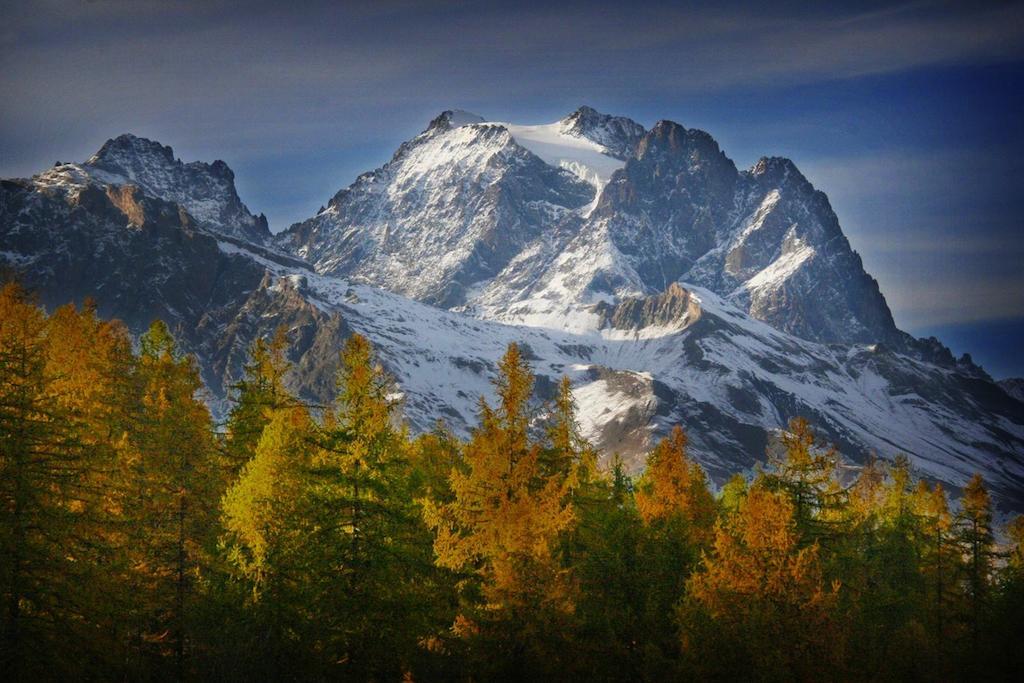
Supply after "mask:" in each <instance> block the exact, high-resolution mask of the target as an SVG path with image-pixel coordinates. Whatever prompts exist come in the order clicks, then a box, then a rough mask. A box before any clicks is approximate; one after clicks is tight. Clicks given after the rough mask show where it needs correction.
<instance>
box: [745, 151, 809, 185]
mask: <svg viewBox="0 0 1024 683" xmlns="http://www.w3.org/2000/svg"><path fill="white" fill-rule="evenodd" d="M748 172H749V173H750V175H751V176H753V177H754V178H766V179H768V180H772V181H778V182H781V181H785V180H786V179H788V178H793V179H795V180H799V181H806V178H805V177H804V175H803V174H802V173H801V172H800V170H799V169H798V168H797V167H796V164H794V163H793V161H792V160H791V159H787V158H786V157H761V158H760V159H758V160H757V163H755V164H754V165H753V166H751V167H750V171H748Z"/></svg>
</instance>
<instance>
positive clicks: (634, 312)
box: [594, 282, 700, 330]
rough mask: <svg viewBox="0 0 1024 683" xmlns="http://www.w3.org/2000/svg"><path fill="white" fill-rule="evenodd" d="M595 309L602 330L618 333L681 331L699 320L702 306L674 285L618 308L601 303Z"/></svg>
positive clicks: (637, 298)
mask: <svg viewBox="0 0 1024 683" xmlns="http://www.w3.org/2000/svg"><path fill="white" fill-rule="evenodd" d="M594 310H595V312H596V313H597V314H598V316H599V318H600V321H601V322H600V325H599V326H600V327H601V328H608V327H610V328H614V329H617V330H642V329H645V328H650V327H658V328H664V327H675V328H677V329H682V328H683V327H685V326H686V325H690V324H692V323H694V322H696V321H697V320H699V319H700V304H699V303H698V302H697V300H696V299H695V298H694V297H692V296H690V293H689V292H688V291H686V290H685V289H683V288H682V287H680V286H679V284H677V283H675V282H673V283H672V284H670V285H669V286H668V288H667V289H666V290H665V291H664V292H662V293H661V294H654V295H652V296H645V297H629V298H625V299H623V300H622V301H620V302H619V303H617V304H615V305H612V304H609V303H606V302H601V303H598V304H597V305H596V306H595V307H594Z"/></svg>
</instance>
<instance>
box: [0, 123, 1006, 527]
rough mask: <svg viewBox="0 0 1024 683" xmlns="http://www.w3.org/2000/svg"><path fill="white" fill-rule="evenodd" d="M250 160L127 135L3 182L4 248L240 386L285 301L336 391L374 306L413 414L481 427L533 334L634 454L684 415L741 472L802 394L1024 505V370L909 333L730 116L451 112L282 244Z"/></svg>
mask: <svg viewBox="0 0 1024 683" xmlns="http://www.w3.org/2000/svg"><path fill="white" fill-rule="evenodd" d="M232 177H233V176H232V174H231V172H230V169H227V167H226V166H224V165H222V164H220V163H219V162H218V163H214V164H210V165H207V164H202V163H198V162H193V163H189V164H183V163H182V162H180V161H177V160H175V159H174V157H173V154H172V153H171V152H170V149H169V148H166V147H163V146H162V145H160V144H158V143H154V142H150V141H145V140H141V139H139V138H132V137H130V136H122V137H121V138H117V139H115V140H112V141H110V142H108V143H107V145H105V146H104V148H103V150H101V151H100V152H99V153H98V154H97V155H95V156H94V157H92V158H91V159H90V160H89V161H88V162H86V163H84V164H63V165H59V166H57V167H54V168H53V169H50V170H48V171H46V172H44V173H41V174H39V175H38V176H35V177H34V178H31V179H18V180H5V181H2V184H0V260H2V261H3V262H4V263H5V264H6V266H7V267H8V269H10V270H13V271H16V272H17V274H18V276H19V277H21V278H22V279H23V280H24V281H25V282H26V284H28V285H29V286H30V287H33V288H35V289H37V290H38V291H39V292H40V295H41V297H42V301H43V302H44V303H45V304H47V305H49V306H56V305H60V304H63V303H66V302H68V301H81V300H83V299H84V298H86V297H90V298H93V299H94V300H95V301H96V302H97V304H98V307H99V310H100V312H101V313H102V314H103V315H107V316H116V317H120V318H122V319H124V320H125V321H126V322H127V324H128V325H129V327H130V328H131V329H132V330H133V331H134V332H136V333H139V332H141V331H142V330H143V329H145V327H146V326H148V324H149V323H150V321H151V320H152V319H154V318H157V317H159V318H163V319H165V320H167V321H168V323H169V324H170V325H171V327H172V329H173V330H175V332H176V334H177V335H178V337H179V339H180V340H181V342H182V344H183V346H184V347H185V349H186V350H188V351H191V352H194V353H196V355H197V357H198V358H199V360H200V364H201V368H202V373H203V379H204V381H205V382H206V385H207V387H208V389H209V392H210V400H211V402H212V404H213V405H214V408H215V409H216V410H218V411H223V409H224V407H225V399H226V397H227V395H228V394H229V393H230V387H231V385H232V383H233V382H234V381H235V380H236V379H237V378H238V373H239V371H240V368H241V366H242V364H243V362H244V360H245V358H246V354H247V353H248V349H249V348H250V346H251V344H252V342H253V341H254V340H255V339H256V338H258V337H261V336H267V335H270V334H271V333H272V332H273V330H274V329H276V328H277V327H278V326H281V325H283V326H284V327H285V328H286V329H287V330H288V331H289V335H290V338H291V341H292V346H291V351H290V355H291V359H292V361H293V363H294V370H293V372H292V373H291V375H290V377H289V380H288V381H289V383H290V385H291V386H292V388H293V389H295V390H296V391H297V392H298V393H299V394H300V395H301V396H303V397H304V398H306V399H308V400H310V401H313V402H317V403H323V402H326V401H328V400H329V399H330V398H331V395H332V392H333V378H334V372H335V369H336V367H337V351H338V349H339V348H340V346H341V344H342V342H343V340H344V338H345V337H346V336H348V335H349V334H350V333H351V332H352V331H358V332H360V333H362V334H364V335H366V336H367V337H369V338H370V339H371V341H372V342H373V343H374V344H375V346H376V347H377V348H378V350H379V353H380V356H381V359H382V361H383V362H384V364H385V365H386V367H387V368H388V370H389V371H390V372H391V373H392V374H393V375H394V376H395V378H396V379H397V380H398V382H399V385H400V387H401V390H402V392H403V394H404V402H403V404H404V411H405V414H406V417H407V418H408V420H409V421H410V424H411V425H412V426H413V428H414V429H416V430H427V429H431V428H432V427H433V426H434V424H435V423H436V421H437V420H438V419H441V420H444V421H446V422H447V423H449V424H450V425H452V427H453V428H454V429H455V430H456V431H460V432H464V431H465V430H466V429H467V428H468V427H469V426H470V425H472V424H473V423H474V422H475V419H476V409H477V400H478V397H479V396H480V395H484V396H491V391H492V387H491V385H490V378H491V376H492V375H493V372H494V369H495V366H496V362H497V359H498V358H499V357H500V355H501V353H502V352H503V350H504V348H505V346H506V345H507V344H508V343H509V342H512V341H516V342H518V343H520V344H523V345H524V347H525V348H526V349H528V356H529V357H530V358H531V362H532V364H533V367H534V369H535V371H536V372H537V374H538V387H539V388H540V389H541V390H542V391H541V393H542V394H543V393H544V391H543V390H545V388H548V389H550V388H551V387H553V386H555V383H556V382H557V380H558V378H559V377H560V376H561V375H568V376H569V377H570V379H571V380H572V381H573V386H574V391H575V395H576V398H577V401H578V403H579V409H580V414H579V418H580V423H581V426H582V428H583V430H584V433H585V435H586V436H587V437H588V438H591V439H593V440H594V442H595V443H596V444H597V445H599V446H601V447H602V448H604V449H606V451H607V452H613V451H619V452H621V453H622V454H623V455H624V456H625V457H626V459H627V462H628V463H629V464H630V466H631V467H632V468H633V469H634V470H638V469H639V468H640V467H641V466H642V462H641V459H642V454H643V452H644V450H645V449H647V448H649V447H650V445H651V444H652V443H653V441H654V440H655V439H657V438H658V437H659V436H661V435H663V434H665V433H666V432H667V431H668V430H669V429H670V428H671V426H672V425H674V424H682V425H684V426H685V427H686V428H687V430H688V432H689V434H690V439H691V446H692V452H693V454H694V455H695V457H697V458H698V459H699V460H700V461H701V463H702V464H703V465H704V466H705V467H706V468H707V469H708V471H709V472H710V473H711V475H712V477H713V478H714V479H716V480H718V481H720V480H721V478H722V477H724V476H725V475H727V474H728V473H730V472H732V471H735V470H736V469H742V468H747V467H750V466H752V465H753V464H754V463H755V462H756V461H757V460H759V459H761V458H762V457H763V453H764V450H765V448H766V446H767V444H768V443H769V441H770V440H771V439H773V438H774V435H776V434H777V432H778V430H779V429H780V428H781V427H782V426H783V425H784V424H785V423H786V421H787V420H788V419H789V418H791V417H793V416H796V415H803V416H806V417H808V418H810V419H811V420H812V422H813V423H814V425H815V427H816V428H817V429H818V430H819V431H820V432H821V433H822V434H823V435H824V436H825V437H826V438H828V439H830V440H832V441H834V442H835V443H836V444H837V445H838V446H839V447H840V449H841V450H842V452H843V454H844V455H845V456H846V457H847V458H848V459H849V460H851V461H853V462H856V461H858V460H861V459H863V458H864V457H866V456H867V455H868V454H869V453H872V452H877V453H878V454H880V455H882V456H883V457H888V456H892V455H895V454H896V453H898V452H904V453H907V454H909V455H910V457H911V459H912V461H913V462H914V464H915V466H916V467H917V468H918V470H919V472H921V473H922V474H923V475H925V476H928V477H931V478H933V479H936V480H939V481H943V482H945V483H946V484H947V485H949V486H951V487H953V488H954V489H955V488H956V487H957V486H959V485H962V484H963V483H964V482H966V481H967V479H968V478H969V477H970V475H971V474H972V473H973V472H974V471H975V470H980V471H983V472H984V473H985V474H986V476H987V477H988V478H989V480H990V481H991V482H992V486H993V489H994V491H995V492H996V494H997V495H998V496H999V499H1000V500H1001V501H1002V502H1003V503H1004V504H1005V505H1009V506H1011V507H1013V508H1014V509H1024V494H1022V491H1024V461H1022V457H1024V456H1022V454H1024V403H1022V402H1021V401H1020V400H1018V399H1017V398H1014V397H1013V393H1014V392H1015V391H1016V385H1013V384H1005V385H1004V386H999V385H997V384H995V383H994V382H993V381H992V380H991V378H989V377H988V376H987V375H986V374H985V373H984V371H982V370H981V369H980V368H977V367H976V366H975V365H974V364H973V363H972V362H971V361H970V358H969V357H966V356H965V357H963V358H960V359H956V358H954V357H953V356H952V354H951V353H950V352H949V350H948V349H946V348H945V347H944V346H942V344H941V343H940V342H939V341H938V340H935V339H930V340H913V339H911V338H910V337H909V336H908V335H905V334H903V333H902V332H899V331H898V330H897V329H896V328H895V326H894V325H893V323H892V317H891V315H890V314H889V310H888V307H887V306H886V304H885V300H884V298H882V295H881V293H880V292H879V291H878V287H877V284H876V283H875V282H874V280H873V279H871V278H870V276H868V275H867V274H866V273H865V272H864V270H863V266H862V264H861V262H860V259H859V257H857V255H856V254H855V253H854V252H853V251H852V250H851V249H850V246H849V243H848V242H847V241H846V238H845V237H844V236H843V234H842V231H841V229H840V227H839V223H838V220H837V219H836V216H835V214H834V213H833V212H832V210H831V208H830V207H829V205H828V200H827V198H825V196H824V195H822V194H821V193H820V192H817V191H816V190H815V189H814V188H813V187H812V186H811V185H810V183H808V182H807V180H806V179H805V178H804V177H803V176H802V175H801V174H800V173H799V171H798V170H797V169H796V167H795V166H794V165H793V164H792V163H791V162H789V161H786V160H783V159H762V160H761V161H760V162H758V163H757V164H756V165H755V166H754V167H753V168H751V169H749V170H747V171H738V170H737V169H736V168H735V166H734V165H733V164H732V162H731V161H730V160H729V159H728V158H727V157H725V155H724V154H723V153H722V152H721V150H720V149H719V148H718V145H717V144H716V143H715V141H714V140H713V139H712V138H711V137H710V136H708V135H707V134H706V133H703V132H701V131H695V130H690V129H686V128H684V127H682V126H679V125H677V124H674V123H670V122H661V123H659V124H657V125H655V126H654V128H652V129H651V130H650V131H645V130H644V129H643V128H642V127H640V126H639V125H638V124H634V123H633V122H630V121H628V119H622V118H620V117H608V116H605V115H601V114H598V113H597V112H594V111H593V110H588V109H586V108H581V109H580V110H579V111H577V112H575V113H574V114H572V115H570V116H569V117H567V118H566V119H563V120H562V121H559V122H556V123H554V124H548V125H544V126H521V125H517V124H510V123H493V122H492V123H488V122H485V121H483V120H482V119H480V117H476V116H474V115H471V114H467V113H465V112H445V113H444V114H442V115H441V116H439V117H438V118H436V119H435V120H434V121H433V122H432V123H431V124H430V126H429V127H428V128H427V130H426V131H424V132H423V133H422V134H421V135H419V136H417V137H416V138H415V139H413V140H412V141H410V142H408V143H405V144H404V145H402V146H401V147H400V148H399V150H398V151H397V152H396V154H395V155H394V157H393V159H392V160H391V161H390V162H389V163H388V164H386V165H385V166H384V167H382V168H381V169H378V170H377V171H374V172H372V173H368V174H366V175H364V176H361V177H360V178H359V179H358V180H357V181H356V183H354V184H353V185H352V186H351V187H349V188H347V189H345V190H342V191H341V192H339V193H338V194H337V195H336V196H335V197H334V198H333V199H332V201H331V203H330V205H329V206H328V208H327V209H325V210H324V211H322V212H320V213H319V214H318V215H317V216H315V217H313V218H311V219H310V220H308V221H305V222H303V223H300V224H298V225H296V226H293V227H292V228H291V229H290V230H288V231H287V232H286V233H285V234H283V235H281V236H279V237H278V238H277V239H276V240H273V241H271V240H268V239H267V237H266V235H265V230H264V228H263V227H260V225H257V224H262V222H261V221H259V220H258V219H252V221H250V220H249V219H251V218H252V214H250V213H249V212H248V209H245V207H244V205H242V204H241V202H240V200H239V199H238V196H237V193H236V192H235V190H234V185H233V182H232V180H231V179H232ZM247 217H248V218H247ZM253 221H255V222H253ZM246 226H249V228H251V227H253V226H256V228H257V229H255V230H249V228H247V227H246Z"/></svg>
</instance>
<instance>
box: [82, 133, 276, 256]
mask: <svg viewBox="0 0 1024 683" xmlns="http://www.w3.org/2000/svg"><path fill="white" fill-rule="evenodd" d="M83 168H84V169H85V170H86V171H87V172H90V171H100V172H102V173H100V174H95V175H94V177H95V178H97V179H98V180H100V181H101V182H103V183H114V184H123V183H129V184H132V185H135V186H137V187H139V188H140V189H142V190H143V191H144V192H145V193H146V194H147V195H149V196H151V197H156V198H159V199H163V200H166V201H170V202H173V203H175V204H180V205H181V206H183V207H184V208H185V210H186V211H188V212H189V214H191V215H192V217H193V218H195V219H196V220H197V221H198V222H199V223H201V224H204V225H205V226H207V227H208V228H211V229H213V230H215V231H216V232H218V233H220V234H222V235H228V236H232V237H236V238H240V239H244V240H246V241H248V242H253V243H256V244H263V243H265V242H266V241H267V240H268V239H269V238H270V230H269V229H268V227H267V223H266V219H261V218H259V217H256V216H254V215H252V213H250V211H249V209H248V208H246V206H245V205H244V204H243V203H242V201H241V199H239V197H238V192H237V190H236V189H235V174H234V172H233V171H232V170H231V168H230V167H229V166H228V165H227V164H226V163H224V162H223V161H221V160H219V159H218V160H217V161H214V162H213V163H209V164H208V163H205V162H202V161H193V162H190V163H184V162H183V161H181V160H180V159H176V158H175V157H174V150H172V149H171V148H170V147H168V146H167V145H163V144H161V143H159V142H157V141H155V140H150V139H148V138H141V137H138V136H136V135H132V134H130V133H124V134H122V135H118V136H117V137H115V138H111V139H110V140H107V141H106V142H105V143H104V144H103V146H102V147H101V148H100V150H99V151H98V152H96V154H94V155H92V157H90V158H89V159H88V161H86V162H85V164H84V165H83ZM103 174H110V175H103ZM110 176H113V179H112V178H111V177H110ZM119 179H120V180H119Z"/></svg>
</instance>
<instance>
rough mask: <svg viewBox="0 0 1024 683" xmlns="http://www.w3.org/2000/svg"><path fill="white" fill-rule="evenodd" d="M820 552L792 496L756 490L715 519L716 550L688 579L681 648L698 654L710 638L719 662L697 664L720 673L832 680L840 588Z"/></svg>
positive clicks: (836, 652)
mask: <svg viewBox="0 0 1024 683" xmlns="http://www.w3.org/2000/svg"><path fill="white" fill-rule="evenodd" d="M818 553H819V551H818V546H817V544H814V543H812V544H810V545H807V544H804V543H802V542H801V539H800V532H799V530H798V526H797V519H796V510H795V505H794V503H793V502H792V500H791V498H790V497H789V496H788V495H786V494H785V493H782V492H772V491H770V490H767V489H766V488H765V487H763V486H760V485H757V486H754V487H752V488H751V489H750V490H749V491H748V493H747V495H746V496H745V497H744V498H743V500H742V501H741V502H740V505H739V509H738V511H737V513H736V514H734V515H731V516H729V517H727V518H724V519H722V520H720V521H719V522H718V524H717V526H716V529H715V540H714V548H713V550H712V552H711V553H709V554H708V555H707V556H705V558H704V562H703V566H702V568H701V569H700V570H699V571H698V572H697V573H695V574H694V575H693V576H692V578H691V579H690V581H689V584H688V586H687V601H686V603H685V605H684V607H683V609H682V617H683V623H684V630H683V644H684V650H690V651H691V652H694V651H698V652H699V651H701V650H700V645H701V640H702V639H705V638H710V640H711V642H713V643H714V649H715V651H716V652H718V654H719V657H720V659H719V661H717V662H704V663H700V662H697V664H698V665H699V666H702V667H703V666H707V667H709V670H710V671H711V672H716V675H720V674H723V673H726V674H727V673H728V672H730V671H733V672H735V671H737V670H739V671H743V670H746V671H756V672H758V673H759V675H761V676H763V677H767V678H773V679H774V678H778V677H781V678H792V677H796V678H799V679H814V678H820V677H822V676H827V675H828V672H829V671H832V670H833V668H832V667H834V666H835V665H836V664H837V663H838V662H839V655H840V650H839V648H840V647H841V644H840V639H839V637H838V636H839V634H838V633H837V629H836V628H835V624H834V622H833V618H832V609H833V606H834V604H835V601H836V597H837V593H838V591H839V585H838V584H833V585H831V586H828V585H826V584H825V582H824V580H823V576H822V568H821V562H820V559H819V555H818ZM705 642H706V641H705ZM736 667H738V669H737V668H736Z"/></svg>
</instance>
